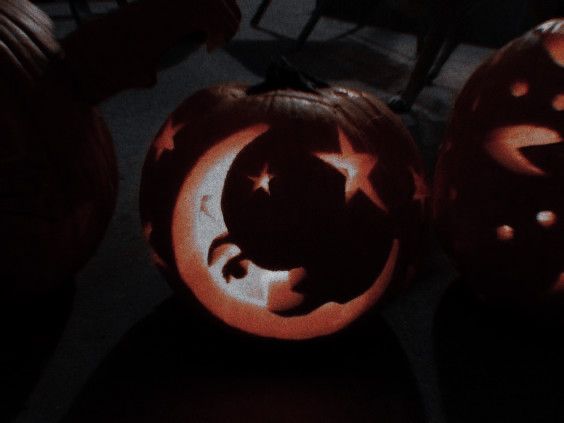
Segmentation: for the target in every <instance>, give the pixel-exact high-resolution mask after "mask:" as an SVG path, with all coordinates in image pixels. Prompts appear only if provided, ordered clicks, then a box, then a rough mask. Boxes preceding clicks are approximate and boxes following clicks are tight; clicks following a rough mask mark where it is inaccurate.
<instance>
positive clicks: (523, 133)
mask: <svg viewBox="0 0 564 423" xmlns="http://www.w3.org/2000/svg"><path fill="white" fill-rule="evenodd" d="M559 142H562V138H560V135H559V134H558V132H556V131H554V130H552V129H549V128H544V127H541V126H535V125H515V126H505V127H502V128H498V129H495V130H494V131H492V132H491V133H490V134H489V136H488V139H487V140H486V143H485V149H486V151H487V152H488V153H489V154H490V156H491V157H492V158H494V159H495V160H497V161H498V162H499V164H501V165H502V166H503V167H505V168H507V169H509V170H511V171H513V172H516V173H521V174H525V175H533V176H544V175H545V172H544V171H543V170H542V169H540V168H538V167H537V166H535V165H534V164H532V163H531V162H530V161H529V160H528V159H527V158H526V157H525V156H524V155H523V154H521V152H520V151H519V150H520V149H521V148H523V147H531V146H537V145H547V144H556V143H559Z"/></svg>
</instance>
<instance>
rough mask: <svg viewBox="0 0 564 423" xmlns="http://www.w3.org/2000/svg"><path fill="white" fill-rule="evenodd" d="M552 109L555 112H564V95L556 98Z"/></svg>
mask: <svg viewBox="0 0 564 423" xmlns="http://www.w3.org/2000/svg"><path fill="white" fill-rule="evenodd" d="M552 107H553V108H554V110H556V111H559V112H561V111H563V110H564V94H558V95H557V96H556V97H554V100H552Z"/></svg>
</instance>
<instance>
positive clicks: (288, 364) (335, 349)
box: [64, 298, 424, 423]
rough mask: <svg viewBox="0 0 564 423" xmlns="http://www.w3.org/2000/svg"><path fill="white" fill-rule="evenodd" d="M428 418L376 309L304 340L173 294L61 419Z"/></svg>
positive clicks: (106, 363)
mask: <svg viewBox="0 0 564 423" xmlns="http://www.w3.org/2000/svg"><path fill="white" fill-rule="evenodd" d="M101 421H103V422H121V423H127V422H135V423H142V422H171V423H173V422H183V423H186V422H188V421H197V422H200V421H206V422H226V421H229V422H235V421H240V422H265V421H268V422H289V421H294V422H343V421H347V422H351V421H382V422H387V423H395V422H406V423H407V422H419V421H424V419H423V418H422V412H421V408H420V400H419V395H418V393H417V390H416V387H415V383H414V380H413V376H412V374H411V371H410V369H409V365H408V363H407V360H406V357H405V355H404V353H403V351H402V350H401V348H400V346H399V344H398V342H397V340H396V339H395V337H394V335H393V334H392V333H391V331H390V329H389V328H388V327H387V326H386V324H385V323H384V321H383V320H382V319H381V318H380V317H379V316H378V315H377V314H373V315H371V316H367V317H366V318H363V319H361V321H359V322H357V323H355V324H353V325H352V326H351V327H349V329H347V330H345V331H343V332H341V333H340V334H338V335H334V336H330V337H326V338H322V339H317V340H311V341H306V342H283V341H276V340H268V339H261V338H255V337H250V336H248V335H244V334H242V333H239V332H236V331H234V330H231V329H229V328H225V327H224V326H223V325H220V324H218V323H217V322H215V321H212V320H210V319H209V318H201V317H196V315H195V313H190V312H188V311H186V306H185V305H184V303H182V304H180V302H179V300H176V299H174V298H171V299H169V300H167V301H165V302H164V303H163V304H161V305H160V306H159V307H158V308H157V309H156V311H155V312H153V313H152V314H151V315H149V316H148V317H147V318H146V319H144V320H143V321H142V322H140V323H139V324H138V325H137V326H136V327H134V328H133V329H132V330H131V331H130V332H129V333H128V334H127V335H126V336H125V337H124V338H123V340H122V341H121V342H120V344H119V345H118V346H117V347H116V348H115V350H114V351H113V352H112V353H111V354H110V355H109V356H108V357H107V359H106V360H105V361H104V362H103V364H102V365H101V366H100V367H99V369H98V370H97V371H96V372H95V374H94V376H93V377H92V378H91V380H90V381H89V383H88V384H87V386H86V387H85V389H84V390H83V392H82V393H81V394H80V396H79V398H78V399H77V400H76V401H75V403H74V405H73V407H72V409H71V411H70V413H69V414H68V415H67V417H66V419H65V420H64V422H66V423H69V422H81V423H88V422H101Z"/></svg>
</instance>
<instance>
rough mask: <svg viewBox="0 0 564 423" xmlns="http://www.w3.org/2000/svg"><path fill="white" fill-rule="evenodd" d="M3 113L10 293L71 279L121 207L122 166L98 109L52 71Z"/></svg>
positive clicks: (2, 235) (0, 141)
mask: <svg viewBox="0 0 564 423" xmlns="http://www.w3.org/2000/svg"><path fill="white" fill-rule="evenodd" d="M3 101H4V105H5V107H3V108H2V110H1V111H0V145H1V148H0V182H1V185H0V216H2V221H3V222H2V225H1V226H0V240H1V241H0V242H1V245H2V254H1V255H0V275H1V279H2V288H1V290H2V292H3V293H4V294H6V293H8V292H12V293H13V292H32V293H41V292H46V291H50V290H52V289H54V288H55V287H57V286H58V285H60V284H61V283H64V282H66V281H67V280H68V279H69V278H71V277H72V275H73V274H74V273H75V272H76V271H77V270H78V269H80V268H81V267H82V266H83V265H84V264H85V262H86V261H87V259H88V258H89V257H90V256H91V254H92V253H93V251H94V249H95V247H96V246H97V244H98V243H99V241H100V239H101V238H102V235H103V233H104V231H105V229H106V226H107V224H108V222H109V220H110V217H111V214H112V212H113V209H114V205H115V200H116V193H117V191H116V190H117V166H116V160H115V157H114V150H113V145H112V140H111V137H110V134H109V132H108V130H107V128H106V125H105V124H104V122H103V121H102V118H101V116H100V115H99V114H98V112H97V111H96V110H95V109H94V108H92V107H91V106H90V105H88V104H87V103H85V102H84V101H82V100H80V99H77V98H75V97H74V96H73V95H72V94H71V90H69V89H68V88H67V87H66V85H65V84H64V83H63V82H62V81H61V80H60V79H59V75H57V76H54V77H53V78H50V77H47V78H45V80H44V81H42V82H41V84H40V86H38V87H37V88H36V90H35V91H34V92H33V93H32V94H30V95H29V96H17V95H16V96H14V97H13V98H11V99H7V98H4V99H3Z"/></svg>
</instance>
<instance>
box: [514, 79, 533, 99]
mask: <svg viewBox="0 0 564 423" xmlns="http://www.w3.org/2000/svg"><path fill="white" fill-rule="evenodd" d="M528 92H529V84H527V82H525V81H516V82H514V83H513V85H511V94H512V95H513V96H515V97H523V96H524V95H527V93H528Z"/></svg>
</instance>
